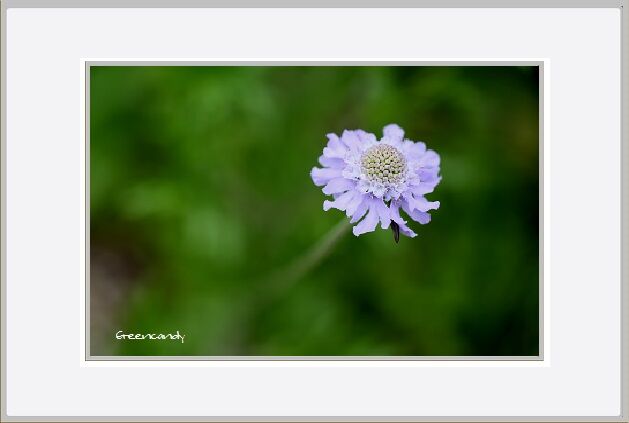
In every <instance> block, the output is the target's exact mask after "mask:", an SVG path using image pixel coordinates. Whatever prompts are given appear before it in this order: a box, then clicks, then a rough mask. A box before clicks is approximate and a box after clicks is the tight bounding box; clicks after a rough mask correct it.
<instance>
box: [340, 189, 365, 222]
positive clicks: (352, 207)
mask: <svg viewBox="0 0 629 423" xmlns="http://www.w3.org/2000/svg"><path fill="white" fill-rule="evenodd" d="M365 197H366V196H365V195H364V194H363V193H361V192H359V191H356V190H354V198H352V200H351V201H350V202H349V203H348V204H347V208H346V209H345V212H346V213H347V217H349V216H353V215H354V214H355V213H356V211H357V210H358V207H359V206H360V205H361V204H362V203H363V202H364V200H365ZM365 211H367V206H366V205H365ZM363 214H365V212H363ZM363 214H361V215H360V216H361V217H362V215H363ZM359 219H360V218H359Z"/></svg>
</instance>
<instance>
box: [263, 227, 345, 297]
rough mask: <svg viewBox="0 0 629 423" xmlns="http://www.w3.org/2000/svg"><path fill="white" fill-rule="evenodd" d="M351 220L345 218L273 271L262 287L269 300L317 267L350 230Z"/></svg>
mask: <svg viewBox="0 0 629 423" xmlns="http://www.w3.org/2000/svg"><path fill="white" fill-rule="evenodd" d="M349 228H350V224H349V221H348V220H347V219H343V220H342V221H341V222H339V223H338V224H336V225H335V226H333V227H332V229H330V231H328V233H326V234H325V235H324V236H323V237H322V238H321V239H320V240H319V241H318V242H317V243H316V244H314V245H313V246H312V247H311V248H310V249H309V250H307V251H306V252H305V253H304V254H302V255H301V256H299V257H298V258H296V259H295V260H294V261H293V262H292V263H290V264H288V265H287V266H285V267H283V268H281V269H279V270H277V271H275V272H273V273H271V275H269V276H268V277H267V278H265V281H264V283H263V284H261V286H260V287H261V288H262V289H263V290H264V295H263V297H266V298H267V300H268V299H271V298H273V297H274V296H275V295H276V294H277V293H279V292H282V291H285V290H286V289H288V288H290V287H291V286H292V285H294V284H295V283H297V282H299V281H300V280H301V279H303V277H304V276H305V275H307V274H308V272H310V271H311V270H312V269H314V268H315V267H317V265H319V263H321V261H322V260H324V259H325V258H326V257H327V256H328V255H329V254H330V253H331V252H332V249H333V247H334V246H335V245H336V243H337V242H338V241H339V240H340V239H341V238H342V237H343V236H344V235H345V234H346V233H347V232H348V229H349Z"/></svg>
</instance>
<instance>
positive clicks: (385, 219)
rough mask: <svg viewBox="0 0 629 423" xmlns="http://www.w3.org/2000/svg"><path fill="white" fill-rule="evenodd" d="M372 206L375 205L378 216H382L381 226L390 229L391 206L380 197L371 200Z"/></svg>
mask: <svg viewBox="0 0 629 423" xmlns="http://www.w3.org/2000/svg"><path fill="white" fill-rule="evenodd" d="M371 207H373V208H374V209H375V210H376V213H378V217H379V218H380V226H382V229H389V224H391V216H390V213H389V208H388V207H387V205H386V204H384V201H382V199H380V198H374V199H373V200H372V201H371Z"/></svg>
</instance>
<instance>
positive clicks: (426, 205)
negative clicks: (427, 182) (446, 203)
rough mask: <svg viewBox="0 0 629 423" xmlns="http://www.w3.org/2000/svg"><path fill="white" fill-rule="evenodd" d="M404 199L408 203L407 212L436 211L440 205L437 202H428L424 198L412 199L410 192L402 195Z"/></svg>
mask: <svg viewBox="0 0 629 423" xmlns="http://www.w3.org/2000/svg"><path fill="white" fill-rule="evenodd" d="M403 197H404V199H405V200H406V201H407V202H408V207H409V210H411V211H412V210H419V211H422V212H427V211H428V210H435V209H438V208H439V206H440V205H441V203H439V201H428V200H426V199H425V198H424V197H414V196H413V194H412V193H411V192H407V193H404V194H403Z"/></svg>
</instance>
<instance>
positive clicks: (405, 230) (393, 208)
mask: <svg viewBox="0 0 629 423" xmlns="http://www.w3.org/2000/svg"><path fill="white" fill-rule="evenodd" d="M389 210H390V214H391V220H392V221H394V222H395V223H397V225H398V226H399V227H400V233H402V234H404V235H406V236H408V237H410V238H415V237H416V236H417V234H416V233H415V232H413V230H412V229H411V228H409V227H408V226H407V225H406V220H404V219H402V217H401V216H400V202H399V201H391V205H390V206H389Z"/></svg>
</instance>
